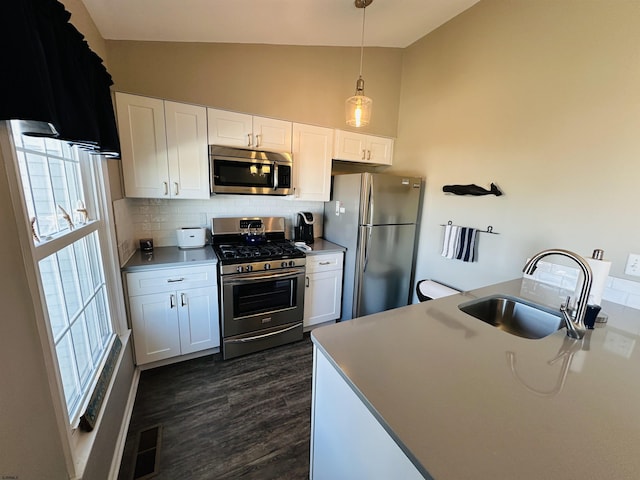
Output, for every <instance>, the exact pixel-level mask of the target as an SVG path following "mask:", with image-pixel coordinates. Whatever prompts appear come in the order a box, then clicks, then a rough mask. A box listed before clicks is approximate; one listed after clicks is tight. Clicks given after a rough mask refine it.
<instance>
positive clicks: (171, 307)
mask: <svg viewBox="0 0 640 480" xmlns="http://www.w3.org/2000/svg"><path fill="white" fill-rule="evenodd" d="M129 307H130V310H131V327H132V329H133V339H134V345H135V352H136V363H137V364H138V365H142V364H144V363H149V362H155V361H157V360H162V359H164V358H169V357H175V356H176V355H180V330H179V327H178V299H177V297H176V294H175V293H169V292H166V293H157V294H151V295H140V296H137V297H129Z"/></svg>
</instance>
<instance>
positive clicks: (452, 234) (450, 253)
mask: <svg viewBox="0 0 640 480" xmlns="http://www.w3.org/2000/svg"><path fill="white" fill-rule="evenodd" d="M459 241H460V227H458V226H457V225H445V226H444V241H443V242H442V256H443V257H446V258H456V255H457V253H458V243H459Z"/></svg>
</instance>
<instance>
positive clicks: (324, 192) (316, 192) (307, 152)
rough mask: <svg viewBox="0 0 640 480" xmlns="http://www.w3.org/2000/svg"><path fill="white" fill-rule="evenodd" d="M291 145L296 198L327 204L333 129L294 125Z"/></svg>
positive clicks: (329, 187)
mask: <svg viewBox="0 0 640 480" xmlns="http://www.w3.org/2000/svg"><path fill="white" fill-rule="evenodd" d="M292 145H293V147H292V152H293V162H294V164H293V171H294V176H295V179H296V182H295V185H294V187H295V192H296V193H295V198H296V199H298V200H312V201H319V202H328V201H329V194H330V190H331V149H332V147H333V130H332V129H330V128H324V127H316V126H314V125H302V124H299V123H294V124H293V144H292Z"/></svg>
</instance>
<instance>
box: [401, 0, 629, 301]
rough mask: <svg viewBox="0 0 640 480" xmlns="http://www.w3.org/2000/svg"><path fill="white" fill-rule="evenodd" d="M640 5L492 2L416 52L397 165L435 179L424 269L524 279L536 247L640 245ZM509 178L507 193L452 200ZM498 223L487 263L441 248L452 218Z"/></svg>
mask: <svg viewBox="0 0 640 480" xmlns="http://www.w3.org/2000/svg"><path fill="white" fill-rule="evenodd" d="M639 45H640V3H639V2H637V1H633V2H630V1H626V0H609V1H606V2H604V1H599V0H582V1H579V2H573V1H561V2H560V1H557V0H536V1H535V2H527V1H519V0H482V2H480V3H478V4H477V5H476V6H474V7H472V8H471V9H470V10H468V11H467V12H465V13H464V14H462V15H460V16H458V17H456V18H454V19H453V20H452V21H450V22H449V23H447V24H445V25H444V26H443V27H441V28H439V29H438V30H436V31H435V32H433V33H431V34H430V35H428V36H426V37H424V38H423V39H421V40H420V41H418V42H416V43H415V44H414V45H412V46H411V47H409V48H407V49H406V51H405V56H404V61H403V82H402V94H401V102H400V112H399V125H398V140H397V142H396V157H395V164H394V167H393V168H394V170H397V171H406V172H411V173H415V174H419V175H422V176H425V177H426V178H427V189H428V190H427V196H426V202H425V211H424V215H423V218H422V227H421V243H422V245H421V247H420V252H419V258H418V267H417V276H418V278H434V279H439V280H441V281H444V282H445V283H450V284H452V285H454V286H458V287H461V288H465V289H466V288H471V287H475V286H478V285H483V284H489V283H494V282H495V281H500V280H503V279H509V278H515V277H517V276H519V275H521V268H522V266H523V265H524V263H525V259H526V258H527V257H528V256H531V255H532V254H533V253H535V252H537V251H539V250H542V249H545V248H549V247H560V248H566V249H570V250H574V251H576V252H578V253H580V254H583V255H590V254H591V252H592V250H593V249H594V248H602V249H604V251H605V258H607V259H610V260H612V261H613V267H612V271H611V273H612V275H613V276H616V277H621V278H627V279H629V280H638V278H637V277H628V276H626V275H624V273H623V271H624V264H625V262H626V258H627V254H628V253H630V252H632V253H640V224H638V222H637V213H636V212H635V211H634V208H635V206H636V205H640V189H639V188H638V179H640V135H639V132H640V54H639ZM491 182H495V183H497V184H498V185H499V186H500V188H501V189H502V190H503V191H504V193H505V195H504V196H502V197H494V196H487V197H468V196H453V195H445V194H444V193H443V192H442V186H443V185H447V184H471V183H475V184H478V185H480V186H483V187H488V186H489V184H490V183H491ZM448 220H452V221H453V222H454V223H456V224H460V225H467V226H473V227H482V228H485V227H486V226H487V225H493V226H494V229H495V230H496V231H497V232H499V233H500V235H487V234H481V235H480V237H479V242H480V243H479V261H478V262H477V263H472V264H471V263H463V262H461V261H455V260H446V259H444V258H443V257H441V256H440V249H441V241H442V234H443V228H442V227H440V224H441V223H446V222H447V221H448Z"/></svg>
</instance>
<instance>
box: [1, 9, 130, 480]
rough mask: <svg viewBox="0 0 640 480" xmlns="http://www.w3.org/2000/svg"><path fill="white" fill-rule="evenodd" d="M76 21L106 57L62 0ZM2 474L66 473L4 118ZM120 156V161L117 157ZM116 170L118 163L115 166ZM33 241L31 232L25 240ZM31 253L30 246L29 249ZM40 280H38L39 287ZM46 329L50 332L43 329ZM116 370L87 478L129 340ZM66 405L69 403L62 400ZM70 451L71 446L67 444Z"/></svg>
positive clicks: (105, 465) (108, 426)
mask: <svg viewBox="0 0 640 480" xmlns="http://www.w3.org/2000/svg"><path fill="white" fill-rule="evenodd" d="M63 3H64V4H65V7H66V8H67V10H69V11H70V12H71V13H72V18H71V21H72V23H73V24H74V26H75V27H76V28H77V29H78V30H79V31H80V32H82V33H83V34H84V35H85V37H86V39H87V42H88V43H89V45H90V46H91V48H92V49H93V50H94V51H95V52H96V53H97V54H98V55H100V57H102V58H103V60H104V59H105V58H106V48H105V42H104V40H103V39H102V37H101V36H100V34H99V32H98V31H97V29H96V28H95V25H94V24H93V21H92V20H91V18H90V17H89V15H88V13H87V11H86V9H85V8H84V5H83V4H82V2H81V1H80V0H63ZM0 146H1V147H2V150H0V219H1V220H0V225H2V228H0V245H2V248H1V249H0V257H1V258H0V264H1V265H2V275H0V304H2V305H3V313H2V316H1V321H0V365H2V368H0V388H1V393H0V432H2V433H1V434H0V477H2V478H5V476H6V478H20V479H23V478H24V479H30V480H31V479H33V480H48V479H62V478H68V473H67V464H66V461H65V450H66V449H65V445H64V443H65V442H66V441H67V438H66V432H63V433H60V431H59V429H58V427H59V426H61V427H62V428H65V425H64V421H62V420H60V417H59V416H57V415H56V411H55V408H54V402H56V401H57V400H58V398H57V393H56V391H55V389H53V390H52V389H51V388H50V382H51V383H55V382H54V381H51V380H49V378H48V370H47V368H46V366H45V364H46V355H44V353H43V347H42V344H41V340H40V334H39V333H38V325H39V321H38V318H37V316H38V309H39V308H40V306H39V303H34V300H33V298H32V296H31V295H30V288H29V287H30V286H29V281H28V275H27V270H26V269H25V263H24V260H23V252H22V248H21V245H20V241H19V238H20V237H19V234H20V232H22V233H23V234H24V235H25V236H24V237H23V238H25V239H28V238H29V233H28V226H27V222H26V220H25V221H24V222H19V223H16V221H15V217H14V211H13V206H12V198H11V195H10V191H11V189H15V188H16V183H17V179H16V178H15V176H14V174H13V173H12V172H13V168H14V167H13V165H12V163H13V159H12V158H11V153H10V151H9V150H7V148H9V141H8V136H7V134H6V128H5V126H4V122H2V125H0ZM114 162H115V161H114ZM116 171H117V169H116ZM26 241H28V240H26ZM28 255H29V254H28V253H27V256H28ZM34 288H36V287H34ZM43 336H46V334H45V333H43ZM125 355H126V356H125V357H124V358H123V360H122V362H121V363H120V367H119V370H118V371H117V372H116V373H115V378H116V380H115V381H114V385H113V390H112V394H111V395H110V397H109V399H107V400H106V401H105V404H104V405H103V415H105V416H108V418H105V421H104V425H105V426H104V427H101V428H100V429H96V430H95V431H94V433H93V434H92V435H93V436H94V440H95V445H96V448H95V449H94V450H93V451H92V452H90V455H89V459H88V461H87V462H86V469H87V470H86V473H87V476H85V477H84V478H91V479H93V478H96V479H97V478H107V476H108V472H109V468H110V466H111V462H112V459H113V455H114V451H115V449H116V442H117V440H118V435H119V429H120V426H121V424H122V421H123V418H124V412H125V406H126V403H127V401H128V398H129V390H130V388H131V384H132V378H133V360H132V358H133V357H132V352H131V346H130V344H129V345H128V346H127V347H126V352H125ZM62 408H64V406H62ZM66 451H68V450H66Z"/></svg>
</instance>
